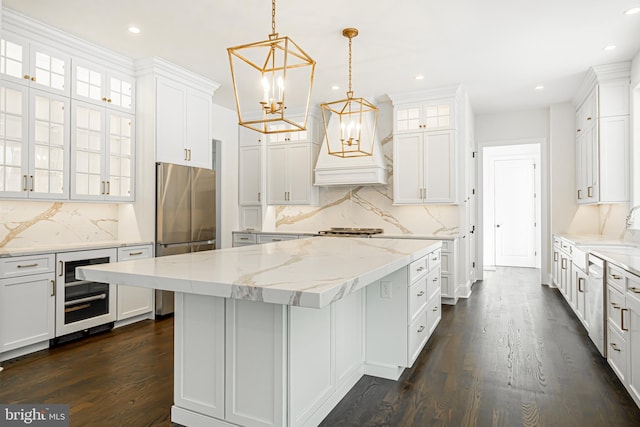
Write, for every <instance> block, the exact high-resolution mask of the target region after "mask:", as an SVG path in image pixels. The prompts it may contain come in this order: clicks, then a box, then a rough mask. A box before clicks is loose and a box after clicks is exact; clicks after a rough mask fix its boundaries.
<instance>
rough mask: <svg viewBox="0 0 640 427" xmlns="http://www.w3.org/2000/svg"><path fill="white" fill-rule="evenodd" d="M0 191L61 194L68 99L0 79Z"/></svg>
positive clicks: (54, 196)
mask: <svg viewBox="0 0 640 427" xmlns="http://www.w3.org/2000/svg"><path fill="white" fill-rule="evenodd" d="M0 97H1V99H2V102H0V114H1V115H2V124H1V126H0V151H1V152H2V153H3V155H2V156H0V195H1V197H7V198H31V199H67V198H68V195H69V187H68V186H67V182H68V180H69V160H68V156H69V99H68V98H65V97H63V96H60V95H56V94H53V93H49V92H45V91H42V90H39V89H33V88H28V87H26V86H23V85H20V84H16V83H11V82H5V81H3V82H0Z"/></svg>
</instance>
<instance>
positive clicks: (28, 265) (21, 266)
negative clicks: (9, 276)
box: [17, 262, 38, 268]
mask: <svg viewBox="0 0 640 427" xmlns="http://www.w3.org/2000/svg"><path fill="white" fill-rule="evenodd" d="M37 266H38V263H37V262H36V263H33V264H18V266H17V267H18V268H31V267H37Z"/></svg>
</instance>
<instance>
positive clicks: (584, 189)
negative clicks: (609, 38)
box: [575, 63, 630, 204]
mask: <svg viewBox="0 0 640 427" xmlns="http://www.w3.org/2000/svg"><path fill="white" fill-rule="evenodd" d="M629 88H630V64H629V63H619V64H611V65H604V66H598V67H593V68H591V69H590V70H589V72H588V73H587V77H586V78H585V80H584V82H583V84H582V87H581V89H580V91H579V94H578V96H577V97H576V102H575V104H576V105H577V106H578V108H577V109H576V193H575V195H576V202H577V203H578V204H593V203H624V202H628V201H629V185H630V184H629V182H630V171H629V168H630V164H629V144H630V121H629Z"/></svg>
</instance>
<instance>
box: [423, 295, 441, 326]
mask: <svg viewBox="0 0 640 427" xmlns="http://www.w3.org/2000/svg"><path fill="white" fill-rule="evenodd" d="M441 318H442V301H441V298H440V292H438V293H437V294H435V295H433V296H432V297H431V299H430V300H429V302H428V303H427V329H429V336H431V334H432V333H433V331H434V330H435V329H436V326H437V325H438V322H439V321H440V319H441Z"/></svg>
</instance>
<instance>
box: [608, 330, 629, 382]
mask: <svg viewBox="0 0 640 427" xmlns="http://www.w3.org/2000/svg"><path fill="white" fill-rule="evenodd" d="M607 361H608V362H609V365H611V368H613V370H614V371H615V373H616V374H617V375H618V377H620V381H622V382H623V383H624V382H625V381H626V379H627V372H628V370H629V368H628V362H627V341H626V340H624V339H623V338H622V336H621V335H620V334H619V333H618V331H617V330H616V329H615V328H613V327H611V325H609V329H608V334H607Z"/></svg>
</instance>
